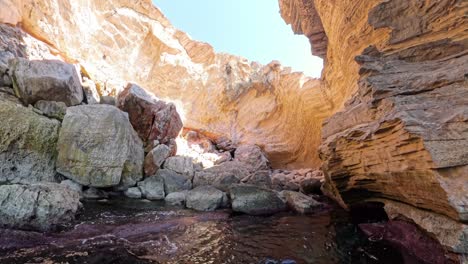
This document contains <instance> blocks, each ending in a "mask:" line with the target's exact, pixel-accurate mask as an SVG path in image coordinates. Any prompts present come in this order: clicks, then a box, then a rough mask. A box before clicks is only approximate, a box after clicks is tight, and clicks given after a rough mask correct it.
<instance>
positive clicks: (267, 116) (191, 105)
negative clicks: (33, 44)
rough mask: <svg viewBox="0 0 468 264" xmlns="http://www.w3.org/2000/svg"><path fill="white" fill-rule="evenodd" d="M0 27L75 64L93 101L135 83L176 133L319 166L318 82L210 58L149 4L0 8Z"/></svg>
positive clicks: (324, 107)
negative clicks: (179, 126)
mask: <svg viewBox="0 0 468 264" xmlns="http://www.w3.org/2000/svg"><path fill="white" fill-rule="evenodd" d="M0 22H3V23H8V24H10V25H16V26H18V27H20V28H21V29H22V30H23V31H24V32H25V33H26V34H28V35H30V36H32V37H35V38H36V39H38V40H41V41H42V42H44V43H45V44H46V45H47V46H48V47H49V49H50V50H51V52H52V53H53V54H55V55H56V56H57V57H61V58H62V59H64V60H66V61H68V62H72V63H75V64H78V65H79V67H81V69H82V71H83V72H84V73H85V74H86V75H89V76H90V77H91V79H92V80H93V81H94V82H96V84H97V86H98V90H99V92H100V93H101V95H108V94H110V95H116V93H118V91H119V90H121V89H123V87H124V85H125V84H126V83H127V82H128V81H132V82H136V83H138V84H139V85H140V86H142V87H144V88H146V89H147V90H150V91H151V92H153V93H155V94H156V95H157V96H158V97H161V98H162V99H165V100H168V101H172V102H174V103H175V104H176V106H177V108H178V111H179V113H180V114H181V115H182V118H183V119H184V120H183V121H184V125H185V127H186V128H189V129H195V130H199V131H205V132H207V133H208V134H209V135H210V136H213V137H220V136H226V137H228V138H230V139H232V140H233V141H234V142H235V143H238V144H242V143H249V144H252V143H253V144H258V145H259V146H261V147H262V148H263V149H264V150H265V151H266V153H267V155H268V156H269V158H270V160H271V161H272V164H273V166H274V167H281V168H284V167H289V168H298V167H319V166H320V160H319V157H318V153H317V151H316V149H317V148H318V146H319V145H320V129H321V123H322V120H323V119H324V118H326V117H328V116H329V114H330V111H331V109H332V102H331V101H330V100H329V98H328V97H327V94H326V91H325V88H324V87H325V86H324V85H323V83H322V82H321V81H320V80H316V79H311V78H308V77H305V76H303V75H302V74H300V73H292V72H291V70H290V69H289V68H287V67H283V66H281V65H280V64H279V63H277V62H272V63H270V64H269V65H265V66H263V65H259V64H258V63H255V62H250V61H247V60H246V59H244V58H241V57H236V56H232V55H229V54H220V53H216V52H215V51H214V50H213V48H212V47H211V46H210V45H209V44H207V43H203V42H198V41H194V40H192V39H191V38H190V37H189V36H188V35H187V34H185V33H184V32H181V31H179V30H177V29H176V28H174V27H173V26H172V25H171V24H170V22H169V21H168V20H167V19H166V18H165V17H164V15H163V14H162V13H161V12H160V11H159V10H158V9H157V8H156V7H154V6H153V5H152V3H151V1H150V0H139V1H129V0H113V1H93V0H79V1H71V0H65V1H50V0H46V1H34V0H21V1H17V0H1V1H0Z"/></svg>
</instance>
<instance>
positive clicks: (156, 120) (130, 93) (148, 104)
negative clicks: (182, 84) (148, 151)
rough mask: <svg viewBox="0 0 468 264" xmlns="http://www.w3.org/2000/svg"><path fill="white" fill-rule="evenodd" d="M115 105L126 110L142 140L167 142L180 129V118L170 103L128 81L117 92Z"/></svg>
mask: <svg viewBox="0 0 468 264" xmlns="http://www.w3.org/2000/svg"><path fill="white" fill-rule="evenodd" d="M117 101H118V102H117V105H118V107H119V108H120V109H122V110H123V111H125V112H127V113H128V115H129V118H130V122H131V123H132V125H133V127H134V128H135V130H136V131H137V132H138V135H139V136H140V137H141V138H142V139H143V141H145V142H148V141H151V140H159V142H160V143H163V144H166V143H169V142H170V140H171V139H174V138H175V137H177V135H178V134H179V132H180V130H181V129H182V120H181V119H180V116H179V114H178V113H177V110H176V108H175V106H174V105H173V104H172V103H169V104H167V103H165V102H163V101H161V100H158V99H157V98H156V97H154V96H152V95H150V94H149V93H147V92H146V91H145V90H144V89H143V88H141V87H139V86H138V85H136V84H132V83H129V84H128V85H127V87H126V88H125V89H124V90H123V91H122V92H121V93H120V94H119V96H118V100H117Z"/></svg>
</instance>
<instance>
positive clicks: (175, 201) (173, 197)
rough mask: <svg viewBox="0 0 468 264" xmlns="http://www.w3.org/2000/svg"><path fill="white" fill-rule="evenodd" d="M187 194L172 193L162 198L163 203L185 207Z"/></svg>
mask: <svg viewBox="0 0 468 264" xmlns="http://www.w3.org/2000/svg"><path fill="white" fill-rule="evenodd" d="M186 196H187V192H186V191H184V192H173V193H170V194H168V195H167V196H166V198H164V201H165V202H166V203H167V204H169V205H177V206H183V205H185V199H186Z"/></svg>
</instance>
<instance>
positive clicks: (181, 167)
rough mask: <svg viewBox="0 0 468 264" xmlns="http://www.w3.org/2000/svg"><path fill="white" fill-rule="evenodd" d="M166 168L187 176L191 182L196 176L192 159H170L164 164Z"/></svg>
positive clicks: (177, 157) (179, 157) (180, 157)
mask: <svg viewBox="0 0 468 264" xmlns="http://www.w3.org/2000/svg"><path fill="white" fill-rule="evenodd" d="M164 168H165V169H169V170H172V171H175V172H177V173H180V174H183V175H186V176H187V177H188V178H189V179H190V180H191V179H192V178H193V176H194V175H195V167H194V162H193V159H192V158H190V157H182V156H175V157H170V158H168V159H167V160H166V161H165V162H164Z"/></svg>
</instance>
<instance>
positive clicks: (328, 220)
mask: <svg viewBox="0 0 468 264" xmlns="http://www.w3.org/2000/svg"><path fill="white" fill-rule="evenodd" d="M282 260H294V261H295V262H296V263H315V264H321V263H323V264H329V263H392V264H395V263H403V261H402V258H401V256H400V254H399V253H398V251H395V250H393V249H392V248H391V247H389V246H387V245H385V244H382V243H381V242H372V241H369V240H368V239H366V238H365V237H363V236H362V234H361V233H360V231H359V230H358V229H357V227H356V225H355V224H353V223H351V220H350V217H349V215H348V214H347V213H346V212H344V211H343V210H341V209H339V208H331V209H330V210H327V211H323V212H320V213H317V214H314V215H307V216H301V215H296V214H292V213H284V214H277V215H273V216H268V217H253V216H247V215H237V214H232V213H231V212H230V211H217V212H212V213H196V212H193V211H190V210H185V209H180V208H170V207H165V206H164V204H163V203H158V202H144V201H136V200H135V201H132V200H113V201H107V202H88V203H86V204H85V210H84V213H83V214H82V215H81V216H80V217H79V218H78V219H77V222H76V223H73V224H72V225H70V226H68V227H66V228H65V229H64V230H63V231H61V232H56V233H50V234H41V233H35V232H25V231H12V230H0V263H66V262H68V263H236V264H237V263H268V261H270V263H275V262H274V261H278V263H280V261H282Z"/></svg>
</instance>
